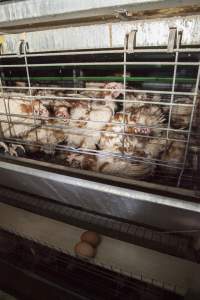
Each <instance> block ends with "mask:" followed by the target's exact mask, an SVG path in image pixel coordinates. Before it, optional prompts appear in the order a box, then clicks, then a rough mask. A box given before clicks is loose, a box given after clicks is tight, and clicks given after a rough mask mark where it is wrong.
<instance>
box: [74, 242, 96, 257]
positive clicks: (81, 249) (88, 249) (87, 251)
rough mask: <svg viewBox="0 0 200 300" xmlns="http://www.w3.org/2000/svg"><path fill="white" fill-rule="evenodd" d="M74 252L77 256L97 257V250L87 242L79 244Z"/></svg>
mask: <svg viewBox="0 0 200 300" xmlns="http://www.w3.org/2000/svg"><path fill="white" fill-rule="evenodd" d="M74 251H75V253H76V254H77V255H79V256H83V257H88V258H92V257H94V256H95V255H96V249H94V248H93V247H92V246H91V245H90V244H88V243H86V242H79V243H78V244H76V246H75V247H74Z"/></svg>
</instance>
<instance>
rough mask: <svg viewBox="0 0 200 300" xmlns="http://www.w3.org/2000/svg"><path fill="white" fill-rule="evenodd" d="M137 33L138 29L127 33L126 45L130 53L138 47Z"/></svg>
mask: <svg viewBox="0 0 200 300" xmlns="http://www.w3.org/2000/svg"><path fill="white" fill-rule="evenodd" d="M136 34H137V30H132V31H131V32H130V33H128V34H127V35H126V41H125V46H126V49H127V52H128V53H133V52H134V49H135V47H136Z"/></svg>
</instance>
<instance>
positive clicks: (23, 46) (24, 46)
mask: <svg viewBox="0 0 200 300" xmlns="http://www.w3.org/2000/svg"><path fill="white" fill-rule="evenodd" d="M28 50H29V45H28V42H26V33H25V32H23V33H21V34H20V40H19V43H18V47H17V53H18V55H19V56H21V55H23V54H25V52H28Z"/></svg>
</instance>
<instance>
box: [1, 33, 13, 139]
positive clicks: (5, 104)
mask: <svg viewBox="0 0 200 300" xmlns="http://www.w3.org/2000/svg"><path fill="white" fill-rule="evenodd" d="M3 44H4V36H3V35H1V36H0V58H1V55H2V54H3ZM0 90H1V94H2V98H3V103H4V109H5V113H6V118H7V123H8V130H9V135H10V138H11V137H12V125H11V121H12V120H11V116H10V112H8V101H9V100H8V98H7V103H6V99H5V94H4V89H3V83H2V72H1V77H0ZM2 116H3V115H2ZM3 118H4V116H3ZM0 131H1V138H2V137H3V138H4V131H3V129H2V123H1V122H0Z"/></svg>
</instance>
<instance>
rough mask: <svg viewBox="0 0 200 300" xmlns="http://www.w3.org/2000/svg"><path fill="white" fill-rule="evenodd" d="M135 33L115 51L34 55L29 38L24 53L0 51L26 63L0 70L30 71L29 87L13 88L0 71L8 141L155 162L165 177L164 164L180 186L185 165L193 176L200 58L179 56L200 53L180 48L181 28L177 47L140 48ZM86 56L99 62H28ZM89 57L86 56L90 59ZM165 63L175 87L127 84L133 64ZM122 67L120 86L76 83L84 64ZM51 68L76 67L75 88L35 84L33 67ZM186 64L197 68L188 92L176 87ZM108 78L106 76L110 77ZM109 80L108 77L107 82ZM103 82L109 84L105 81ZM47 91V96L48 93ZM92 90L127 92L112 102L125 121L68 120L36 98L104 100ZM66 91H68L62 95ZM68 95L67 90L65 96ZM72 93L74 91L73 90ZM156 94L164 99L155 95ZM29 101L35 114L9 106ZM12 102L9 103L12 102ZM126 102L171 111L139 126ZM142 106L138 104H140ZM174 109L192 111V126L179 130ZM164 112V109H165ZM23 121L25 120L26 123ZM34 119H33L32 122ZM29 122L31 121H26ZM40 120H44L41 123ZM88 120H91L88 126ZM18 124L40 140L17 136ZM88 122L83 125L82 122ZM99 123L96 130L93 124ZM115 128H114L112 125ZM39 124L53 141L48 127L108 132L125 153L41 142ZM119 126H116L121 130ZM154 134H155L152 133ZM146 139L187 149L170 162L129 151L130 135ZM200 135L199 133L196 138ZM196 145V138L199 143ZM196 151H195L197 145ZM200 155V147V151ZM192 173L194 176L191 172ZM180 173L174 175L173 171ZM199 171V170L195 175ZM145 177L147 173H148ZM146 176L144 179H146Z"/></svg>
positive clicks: (3, 137)
mask: <svg viewBox="0 0 200 300" xmlns="http://www.w3.org/2000/svg"><path fill="white" fill-rule="evenodd" d="M133 38H134V39H135V36H133V34H132V33H131V34H128V35H127V36H126V38H125V43H124V45H125V46H124V49H113V50H100V51H98V50H95V51H71V52H63V53H40V54H39V53H36V54H33V53H29V52H28V45H27V44H26V42H25V41H22V44H21V46H20V49H21V51H20V53H19V54H16V55H1V56H0V58H1V59H2V61H3V59H6V60H12V59H13V58H14V59H19V60H23V64H22V63H20V64H19V63H17V64H12V63H11V64H4V63H2V64H0V68H1V69H2V70H3V71H4V70H12V69H15V70H18V69H24V70H25V74H26V83H27V84H26V86H13V85H12V86H10V85H6V84H5V82H6V80H5V76H4V74H3V72H1V81H0V86H1V97H2V99H1V100H2V102H3V105H4V112H1V113H0V119H1V141H2V142H4V143H9V144H16V145H17V144H18V145H23V146H24V147H31V146H34V147H38V149H45V148H46V149H47V150H48V152H50V153H51V154H52V156H53V155H54V153H55V152H58V153H71V154H72V153H74V154H77V155H89V156H91V157H104V158H105V159H107V158H110V157H111V158H113V159H117V160H118V161H122V160H123V161H128V163H131V164H136V165H137V164H145V165H147V166H153V167H154V166H156V168H157V170H156V172H157V174H158V176H160V170H159V168H163V167H164V168H165V170H169V169H170V170H174V171H173V172H172V173H169V174H168V177H169V178H170V177H171V178H172V181H174V182H176V185H177V186H178V187H180V186H181V183H182V179H183V176H184V172H185V170H186V169H189V170H190V173H189V175H187V174H186V177H185V178H189V179H191V177H192V176H193V175H194V174H193V169H198V167H197V166H193V165H192V164H190V165H188V154H189V150H190V146H191V144H192V143H191V140H192V142H193V140H194V138H193V135H194V133H193V122H194V118H195V113H196V109H197V105H198V88H199V80H200V61H199V59H198V61H183V60H182V59H181V60H180V59H179V58H180V54H183V53H186V54H188V57H187V59H188V60H189V57H190V53H199V51H200V49H199V48H197V47H196V48H194V47H193V48H183V47H181V33H180V32H176V39H175V40H174V45H173V48H172V49H169V47H168V48H160V49H158V48H155V49H154V48H152V49H137V48H136V47H135V45H134V43H136V41H135V40H134V39H133ZM145 53H147V54H149V53H150V54H160V55H162V54H168V55H170V58H169V59H168V61H163V60H161V61H158V60H156V61H154V60H153V61H146V60H145V61H137V59H135V55H138V54H139V55H141V54H145ZM110 54H112V55H113V56H112V57H113V58H114V55H115V54H120V55H121V56H120V57H121V59H122V61H105V60H104V61H101V59H100V61H96V58H97V57H99V56H98V55H110ZM80 55H81V56H82V57H86V56H87V55H95V61H94V62H91V61H87V62H85V61H84V62H77V61H76V60H75V61H74V62H71V61H70V62H57V63H50V62H49V63H37V62H36V63H31V62H29V59H32V58H36V59H37V58H38V57H39V58H42V59H43V58H47V59H48V57H54V58H57V57H58V58H59V57H65V56H66V57H72V59H74V57H78V56H80ZM86 58H87V57H86ZM144 65H145V66H150V67H152V66H157V67H159V66H162V67H165V68H172V77H171V80H172V82H171V84H170V86H171V87H170V89H168V90H165V89H164V90H163V89H159V90H158V89H156V90H155V89H145V88H142V89H141V88H139V89H136V88H135V87H133V88H129V87H128V83H129V82H128V81H127V78H128V77H129V74H128V73H129V70H128V68H129V67H142V66H144ZM110 66H111V67H112V66H115V67H116V66H117V67H120V68H121V70H122V72H121V79H122V86H121V87H120V88H118V87H117V88H115V89H113V88H106V84H105V85H104V86H103V87H101V88H99V87H92V88H91V87H87V86H86V87H82V86H81V84H80V82H81V83H82V81H77V76H76V71H74V70H76V68H77V67H78V68H84V67H93V68H98V67H101V68H107V67H110ZM38 67H39V68H43V69H44V68H49V67H51V68H52V67H58V68H60V70H61V68H63V67H70V68H72V69H73V81H72V86H65V87H63V86H43V85H40V86H34V85H33V84H32V76H31V72H32V69H35V68H38ZM182 67H187V68H189V67H191V68H195V72H196V76H195V78H194V85H193V88H192V89H191V90H190V91H189V92H188V91H185V90H178V91H177V88H176V85H177V77H178V68H182ZM105 79H106V77H105ZM105 82H106V80H105ZM105 82H104V83H105ZM11 91H15V92H14V93H11ZM40 91H43V95H41V93H40ZM45 92H46V94H45ZM59 92H61V93H62V94H61V96H60V95H58V93H59ZM88 92H92V93H94V92H95V93H96V95H97V94H98V93H102V92H104V93H105V95H106V94H108V93H110V94H111V93H113V92H119V93H121V95H122V99H121V98H119V97H117V98H114V97H112V98H111V99H109V103H111V104H112V105H116V104H118V105H121V106H122V108H121V111H117V112H115V115H116V114H118V113H119V114H120V115H121V116H122V120H121V121H116V120H114V121H113V120H112V119H110V120H107V121H102V120H92V121H91V120H90V119H81V118H78V119H76V118H71V117H68V119H67V121H66V119H65V118H63V117H56V116H55V115H48V117H46V116H42V114H41V113H40V111H39V113H38V112H36V110H35V107H34V101H35V100H36V99H37V100H38V101H40V102H41V103H43V101H44V102H45V101H60V102H61V103H62V101H66V102H69V103H70V101H74V102H77V103H78V102H80V101H83V102H85V103H87V105H88V103H91V102H92V103H97V105H98V103H99V102H102V101H103V102H104V103H106V102H105V98H102V95H101V96H100V97H99V96H92V97H89V96H87V93H88ZM63 93H64V94H63ZM65 93H66V94H65ZM70 93H73V94H70ZM78 93H86V95H84V94H83V95H82V96H81V97H78V96H77V97H76V95H78ZM133 93H134V94H135V95H144V94H145V93H146V94H148V97H146V98H144V99H138V98H137V97H135V98H134V99H130V97H129V95H130V94H133ZM156 96H158V97H160V98H156ZM176 97H182V98H181V99H183V101H181V102H180V101H179V102H176ZM183 97H188V98H187V99H189V101H184V99H186V98H183ZM20 100H23V101H26V102H27V103H30V105H31V107H32V114H27V115H26V114H24V113H23V114H19V113H13V111H11V109H10V107H11V106H12V103H13V102H12V101H20ZM7 103H8V104H7ZM127 105H134V106H136V110H137V108H138V106H139V107H140V106H141V105H142V106H148V107H152V106H157V107H159V109H160V107H161V108H162V109H163V110H164V109H165V111H166V113H165V115H166V121H165V122H164V123H161V124H156V125H151V124H150V125H145V124H141V123H137V122H135V123H134V124H129V121H128V118H129V113H128V112H127ZM138 109H139V108H138ZM174 109H175V110H177V109H179V110H181V109H183V110H187V109H188V111H189V114H188V115H187V117H188V119H187V126H185V127H184V128H181V127H179V128H175V127H174V126H172V123H173V122H172V119H173V112H174ZM162 114H163V113H162ZM21 120H22V121H21ZM30 120H32V121H30ZM26 121H28V122H26ZM38 121H39V122H40V123H38ZM70 122H72V124H75V127H74V128H72V126H71V125H70ZM3 123H5V124H8V131H9V135H7V136H6V135H5V134H4V132H3V130H2V124H3ZM87 124H89V125H88V126H87ZM17 125H24V126H26V127H29V128H30V131H32V132H33V131H34V134H35V138H32V141H30V140H25V139H24V138H23V136H16V135H14V134H13V130H12V129H13V127H15V126H17ZM82 125H83V126H82ZM95 126H100V129H98V130H96V129H95ZM93 127H94V128H93ZM109 127H110V128H109ZM40 128H42V129H44V130H46V141H48V140H50V138H49V136H48V130H53V132H59V131H60V130H61V131H63V132H68V131H69V130H72V129H73V131H75V134H77V135H92V136H95V134H100V135H101V136H102V135H107V136H108V135H109V136H110V137H111V138H113V137H114V138H116V137H120V140H121V149H120V151H117V152H115V151H114V150H113V151H110V150H109V151H108V150H105V149H103V150H102V149H99V147H97V148H96V149H94V148H87V147H86V148H84V147H81V146H80V147H72V146H70V145H68V144H67V143H59V142H58V143H51V142H49V143H48V142H47V143H46V145H44V143H42V141H41V139H39V137H38V131H39V130H40ZM108 128H109V129H108ZM116 128H117V129H116ZM145 130H146V131H147V133H145V134H144V131H145ZM152 132H154V134H153V133H152ZM132 138H136V139H141V140H142V141H144V140H146V141H148V143H150V144H151V143H154V142H152V141H156V143H158V144H159V143H160V141H161V140H162V141H163V142H164V143H165V149H164V150H163V151H164V153H166V152H167V151H168V150H169V144H170V143H173V142H174V143H179V145H180V144H181V145H184V146H182V148H183V151H182V152H183V153H182V158H181V160H179V161H176V159H174V160H173V159H172V161H168V160H167V159H164V158H163V157H164V156H160V155H159V156H158V157H151V156H142V155H138V154H137V153H134V152H133V153H128V151H127V150H126V146H125V144H126V141H127V139H130V140H131V139H132ZM197 138H198V136H197ZM195 143H196V141H195ZM194 146H195V149H196V145H194ZM196 155H197V156H198V155H199V154H198V149H197V154H196ZM197 171H198V170H197ZM191 172H192V175H191ZM161 174H162V176H163V177H165V175H166V174H165V172H164V174H163V172H161ZM174 174H175V175H174ZM195 174H196V173H195ZM144 178H145V176H144ZM142 179H143V178H142Z"/></svg>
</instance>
